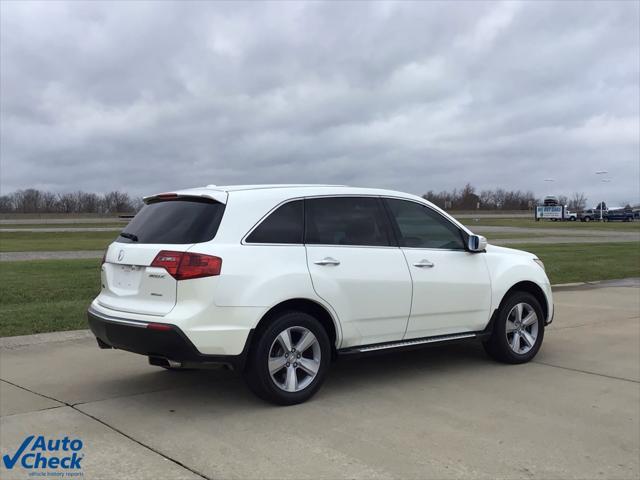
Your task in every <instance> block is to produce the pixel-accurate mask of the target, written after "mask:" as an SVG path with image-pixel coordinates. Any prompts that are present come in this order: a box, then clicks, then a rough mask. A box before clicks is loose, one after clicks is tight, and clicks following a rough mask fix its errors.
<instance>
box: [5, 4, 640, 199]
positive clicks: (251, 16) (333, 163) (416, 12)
mask: <svg viewBox="0 0 640 480" xmlns="http://www.w3.org/2000/svg"><path fill="white" fill-rule="evenodd" d="M0 5H1V7H0V8H1V12H0V13H1V25H0V26H1V33H0V35H1V38H0V40H1V41H0V67H1V68H0V88H1V98H0V108H1V111H0V112H1V119H0V120H1V123H0V139H1V144H0V155H1V165H0V166H1V172H0V175H1V177H0V185H1V188H2V191H3V192H8V191H11V190H14V189H18V188H26V187H30V186H33V187H38V188H45V189H51V190H54V191H68V190H75V189H84V190H89V191H106V190H111V189H115V188H119V189H123V190H127V191H129V192H132V193H134V194H146V193H150V192H156V191H161V190H168V189H174V188H179V187H188V186H195V185H202V184H208V183H216V184H231V183H265V182H268V183H280V182H305V183H307V182H323V183H325V182H326V183H346V184H352V185H364V186H382V187H388V188H395V189H400V190H406V191H410V192H414V193H418V194H421V193H424V192H425V191H427V190H430V189H433V190H441V189H451V188H453V187H458V186H460V185H462V184H463V183H466V182H471V183H472V184H474V185H475V186H476V187H477V188H478V189H482V188H494V187H497V186H501V187H506V188H520V189H523V190H534V191H536V192H537V193H539V194H541V195H542V194H546V193H549V190H551V189H553V191H555V192H556V193H559V194H562V193H564V194H570V193H571V192H573V191H582V192H586V193H587V195H588V196H589V197H591V199H592V200H596V199H597V198H598V197H600V196H602V195H606V198H609V199H610V202H612V203H620V202H623V201H631V202H638V201H640V191H639V190H640V120H639V119H640V92H639V82H640V7H639V4H638V3H637V2H624V1H622V2H617V3H616V2H585V3H580V2H555V3H553V2H528V3H515V2H505V3H494V2H491V3H480V2H469V3H465V2H445V3H438V2H424V3H416V2H407V3H397V2H394V3H382V2H376V3H364V2H356V3H345V2H327V3H321V2H308V3H294V2H283V3H266V2H248V3H240V2H233V3H219V2H210V3H207V2H179V3H170V2H151V3H145V2H127V3H125V2H117V3H99V2H95V1H94V2H87V3H80V2H68V3H63V2H51V1H48V2H45V3H33V2H2V3H1V4H0ZM603 169H604V170H608V171H609V172H610V173H609V174H608V177H609V178H610V179H611V182H610V183H607V184H606V185H605V184H601V183H599V178H598V177H596V175H595V174H594V172H595V171H596V170H603ZM549 177H551V178H555V179H556V181H555V183H554V184H553V186H552V187H550V186H549V185H548V184H545V183H544V181H543V180H544V178H549ZM605 187H606V188H605ZM607 189H608V191H607Z"/></svg>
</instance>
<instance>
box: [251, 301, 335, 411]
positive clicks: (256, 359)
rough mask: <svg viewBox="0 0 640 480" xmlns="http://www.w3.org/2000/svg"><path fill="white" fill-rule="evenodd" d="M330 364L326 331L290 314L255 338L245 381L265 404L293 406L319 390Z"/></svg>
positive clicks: (302, 316)
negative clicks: (266, 402)
mask: <svg viewBox="0 0 640 480" xmlns="http://www.w3.org/2000/svg"><path fill="white" fill-rule="evenodd" d="M330 361H331V342H330V340H329V336H328V335H327V332H326V331H325V329H324V327H323V326H322V325H321V324H320V322H318V320H316V319H315V318H314V317H312V316H311V315H309V314H307V313H304V312H297V311H290V312H285V313H282V314H280V315H278V316H277V317H275V318H274V319H273V320H272V321H271V322H270V323H269V324H268V325H267V327H266V328H265V329H264V330H263V331H262V332H261V333H260V334H259V336H258V337H257V338H256V340H255V342H254V343H253V345H252V348H251V351H250V353H249V358H248V359H247V367H246V369H245V371H244V378H245V381H246V383H247V385H248V386H249V388H250V389H251V390H252V391H253V392H254V393H255V394H256V395H257V396H258V397H260V398H262V399H263V400H266V401H268V402H271V403H275V404H277V405H294V404H296V403H302V402H304V401H306V400H308V399H309V398H311V397H312V396H313V395H314V394H315V393H316V392H317V391H318V390H319V389H320V387H321V385H322V383H323V382H324V379H325V377H326V375H327V370H328V368H329V362H330Z"/></svg>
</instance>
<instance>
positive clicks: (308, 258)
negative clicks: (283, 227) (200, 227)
mask: <svg viewBox="0 0 640 480" xmlns="http://www.w3.org/2000/svg"><path fill="white" fill-rule="evenodd" d="M176 193H179V194H181V195H200V196H210V197H211V198H216V199H219V201H221V200H222V199H223V197H222V196H223V195H224V201H225V203H226V207H225V214H224V216H223V218H222V221H221V224H220V228H219V230H218V233H217V235H216V237H215V238H214V239H213V240H212V241H210V242H205V243H200V244H196V245H136V244H133V243H127V244H124V243H114V244H112V245H111V246H110V247H109V249H108V252H107V262H108V263H109V264H108V265H107V266H106V267H105V272H103V283H104V284H105V290H106V291H104V292H103V293H101V295H100V296H99V297H98V298H97V300H96V301H94V303H93V307H94V308H96V309H97V310H99V311H102V313H105V314H108V315H111V316H116V317H117V316H120V317H126V318H128V319H131V320H140V321H152V322H167V323H171V324H174V325H177V326H178V327H180V329H181V330H182V331H183V332H184V333H185V334H186V335H187V336H188V337H189V339H190V340H191V341H192V342H193V343H194V345H195V346H196V348H198V350H200V351H201V352H202V353H210V354H229V355H235V354H238V353H240V352H241V351H242V348H243V347H244V344H245V341H246V338H247V335H248V333H249V332H250V330H251V329H252V328H255V327H256V325H257V324H258V322H259V321H260V319H261V318H262V317H263V315H264V314H265V313H266V312H267V311H268V310H269V309H270V308H271V307H273V306H275V305H278V304H279V303H281V302H283V301H286V300H290V299H306V300H310V301H313V302H316V303H317V304H319V305H321V306H323V307H324V308H325V309H326V310H327V312H328V313H329V315H330V316H331V317H332V320H333V322H334V324H335V326H336V331H337V339H336V346H337V347H349V346H356V345H363V344H369V343H376V342H384V341H397V340H401V339H403V338H417V337H421V336H428V335H444V334H455V333H460V332H464V331H470V330H473V331H477V330H482V329H483V328H484V327H485V326H486V324H487V322H488V320H489V318H490V316H491V314H492V312H493V310H494V309H495V308H497V306H498V305H499V303H500V301H501V300H502V298H503V296H504V294H505V293H506V292H507V291H508V290H509V288H511V287H512V286H513V285H514V284H516V283H518V282H520V281H530V282H533V283H535V284H536V285H538V286H540V287H541V288H542V289H543V291H544V292H545V295H546V297H547V303H548V304H549V306H550V309H549V310H550V311H549V318H550V317H551V315H552V311H553V303H552V297H551V291H550V286H549V282H548V279H547V277H546V275H545V273H544V271H543V270H542V269H541V268H540V267H539V266H538V265H537V264H536V263H535V262H533V258H534V255H532V254H530V253H526V252H521V251H518V250H512V249H504V248H500V247H495V246H491V245H490V246H489V247H488V248H487V251H486V252H485V253H477V254H470V253H466V252H455V251H445V250H433V249H431V250H427V249H402V250H401V249H400V248H397V247H387V248H378V247H348V246H312V245H308V246H306V247H305V246H303V245H244V244H242V239H243V238H244V237H245V235H246V234H247V233H248V232H249V231H250V230H251V229H252V228H253V227H254V226H255V225H256V224H257V223H258V222H260V221H261V219H263V218H264V217H265V215H267V214H268V213H269V212H271V211H272V210H273V209H274V208H276V207H277V206H278V205H280V204H281V203H283V202H286V201H288V200H291V199H295V198H309V197H318V196H336V195H339V196H345V195H346V196H349V195H351V196H383V197H392V198H401V199H407V200H412V201H415V202H419V203H422V204H424V205H425V206H428V207H429V208H432V209H433V210H435V211H437V212H439V213H441V214H442V215H443V216H444V217H445V218H447V219H448V220H450V221H451V222H452V223H453V224H455V225H457V226H458V227H459V228H460V229H461V230H463V231H464V232H466V233H470V231H469V230H468V229H466V228H465V227H464V226H463V225H461V224H460V223H458V222H457V221H456V220H455V219H453V217H451V216H450V215H448V214H447V213H446V212H443V211H442V210H441V209H439V208H437V207H435V206H434V205H432V204H430V203H429V202H427V201H425V200H423V199H421V198H420V197H417V196H415V195H409V194H404V193H400V192H393V191H389V190H381V189H370V188H351V187H343V186H326V185H324V186H309V185H296V186H261V187H255V186H234V187H204V188H199V189H190V190H184V191H177V192H176ZM121 250H124V258H123V259H121V260H118V255H119V253H120V251H121ZM160 250H179V251H186V250H189V251H191V252H196V253H203V254H208V255H215V256H219V257H221V258H222V259H223V262H222V272H221V275H220V276H217V277H208V278H200V279H192V280H184V281H180V282H175V281H174V280H173V279H172V278H171V277H170V276H169V275H168V274H167V276H166V277H165V280H166V284H163V285H160V284H158V283H157V282H156V283H154V284H153V285H152V284H151V283H150V281H151V279H150V278H148V274H149V271H150V267H149V265H150V264H151V262H152V261H153V258H155V255H157V253H158V252H159V251H160ZM405 256H406V259H405ZM327 257H331V258H334V259H336V260H339V262H340V264H339V265H317V264H315V263H314V262H316V261H319V260H323V259H325V258H327ZM422 260H428V261H430V262H432V263H433V264H434V266H433V267H422V268H420V267H414V266H413V263H419V262H421V261H422ZM110 264H113V265H110ZM122 265H139V266H143V267H144V268H143V269H141V270H140V272H141V273H140V277H139V278H137V279H136V278H128V279H127V278H125V277H124V276H121V275H117V273H118V270H117V268H121V266H122ZM145 275H146V276H145ZM411 276H413V283H412V278H411ZM153 280H154V281H158V280H162V279H158V278H154V279H153ZM127 282H128V283H127ZM169 283H171V285H170V284H169ZM129 284H130V285H129ZM172 291H173V292H174V296H173V297H172V296H171V292H172ZM152 292H153V293H161V294H162V296H161V297H158V296H152V295H151V293H152ZM412 293H413V303H412ZM411 309H412V314H411V319H409V312H410V310H411ZM125 312H126V313H125ZM405 331H406V335H405Z"/></svg>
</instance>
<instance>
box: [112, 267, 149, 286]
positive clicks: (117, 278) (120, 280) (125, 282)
mask: <svg viewBox="0 0 640 480" xmlns="http://www.w3.org/2000/svg"><path fill="white" fill-rule="evenodd" d="M143 269H144V267H140V266H138V265H117V266H115V268H114V275H113V283H114V287H115V288H118V289H121V290H127V291H137V290H138V288H139V286H140V278H141V275H142V270H143Z"/></svg>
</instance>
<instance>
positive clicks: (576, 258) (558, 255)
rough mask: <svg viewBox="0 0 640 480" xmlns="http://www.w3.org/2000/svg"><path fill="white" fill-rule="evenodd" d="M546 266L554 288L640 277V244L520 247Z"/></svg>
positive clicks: (574, 244) (521, 245) (537, 245)
mask: <svg viewBox="0 0 640 480" xmlns="http://www.w3.org/2000/svg"><path fill="white" fill-rule="evenodd" d="M514 248H517V249H518V250H526V251H527V252H531V253H534V254H536V255H537V256H538V258H540V260H542V261H543V262H544V266H545V268H546V270H547V275H548V276H549V279H550V280H551V284H558V283H570V282H588V281H591V280H611V279H616V278H628V277H640V243H638V242H624V243H558V244H552V245H548V244H544V245H543V244H519V245H514Z"/></svg>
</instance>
